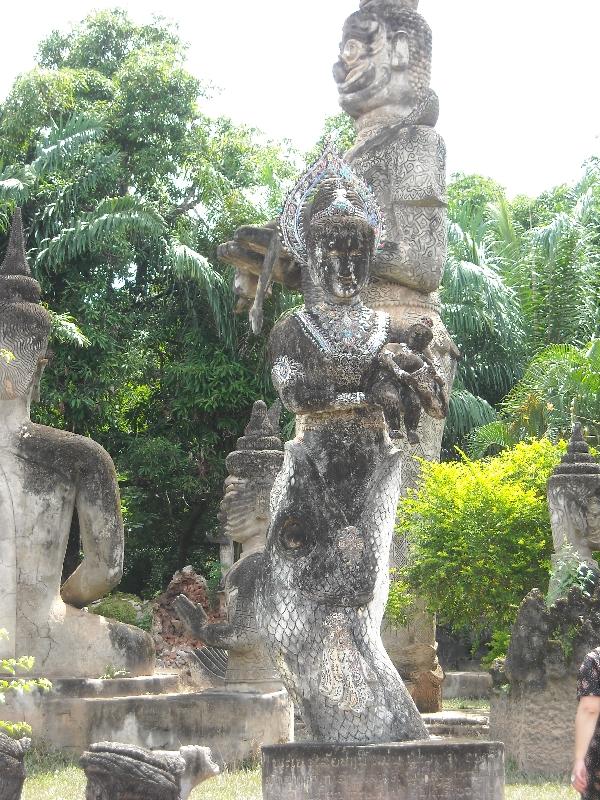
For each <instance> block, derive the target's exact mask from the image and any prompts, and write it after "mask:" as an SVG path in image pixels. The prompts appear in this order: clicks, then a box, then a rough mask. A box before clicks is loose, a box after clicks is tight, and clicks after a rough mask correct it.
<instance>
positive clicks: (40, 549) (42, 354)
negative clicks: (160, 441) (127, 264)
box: [0, 211, 154, 677]
mask: <svg viewBox="0 0 600 800" xmlns="http://www.w3.org/2000/svg"><path fill="white" fill-rule="evenodd" d="M39 301H40V286H39V284H38V283H37V281H35V280H34V279H33V278H32V276H31V272H30V269H29V266H28V264H27V261H26V258H25V249H24V241H23V228H22V223H21V214H20V212H19V211H17V212H16V213H15V216H14V219H13V223H12V230H11V235H10V241H9V244H8V249H7V252H6V257H5V259H4V262H3V264H2V266H0V509H1V519H0V523H1V524H0V628H6V629H7V630H8V634H9V638H8V639H7V640H6V641H0V657H12V656H14V655H15V653H20V654H22V653H25V654H27V655H31V656H34V657H35V659H36V671H37V673H38V674H42V675H45V676H48V677H54V676H71V677H98V676H100V675H102V674H103V673H104V671H105V669H106V665H107V664H111V665H114V666H115V667H117V668H122V669H126V670H128V671H129V672H130V673H132V674H133V675H140V674H141V675H146V674H149V673H151V672H152V668H153V661H154V648H153V645H152V640H151V639H150V637H149V636H148V634H146V633H144V632H143V631H141V630H139V629H137V628H133V627H131V626H129V625H123V624H121V623H117V622H114V621H109V620H106V619H104V618H102V617H99V616H96V615H93V614H88V613H86V612H85V611H83V610H81V609H82V607H83V606H85V605H87V604H88V603H90V602H92V601H93V600H97V599H98V598H100V597H102V596H103V595H104V594H106V593H107V592H109V591H110V590H111V589H112V588H113V587H114V586H116V585H117V584H118V582H119V581H120V579H121V575H122V569H123V542H124V539H123V522H122V519H121V511H120V503H119V492H118V487H117V480H116V475H115V470H114V466H113V463H112V461H111V459H110V457H109V456H108V454H107V453H106V452H105V451H104V450H103V449H102V448H101V447H100V446H99V445H97V444H96V443H95V442H93V441H91V440H90V439H87V438H85V437H83V436H76V435H75V434H72V433H67V432H65V431H59V430H54V429H52V428H46V427H44V426H42V425H34V424H33V423H32V422H31V419H30V404H31V401H32V399H34V398H35V397H36V395H37V392H38V386H39V381H40V378H41V375H42V372H43V369H44V366H45V364H46V349H47V346H48V337H49V334H50V315H49V314H48V312H47V311H46V310H45V309H44V308H43V307H42V306H41V305H40V304H39ZM75 512H76V513H77V516H78V519H79V529H80V534H81V543H82V547H83V551H84V558H83V560H82V562H81V564H80V565H79V566H78V567H77V569H76V570H75V572H74V573H73V574H72V575H71V576H70V577H69V578H68V580H67V581H66V582H65V583H64V585H63V586H62V588H61V586H60V580H61V573H62V568H63V561H64V557H65V550H66V547H67V541H68V537H69V531H70V527H71V520H72V518H73V515H74V513H75Z"/></svg>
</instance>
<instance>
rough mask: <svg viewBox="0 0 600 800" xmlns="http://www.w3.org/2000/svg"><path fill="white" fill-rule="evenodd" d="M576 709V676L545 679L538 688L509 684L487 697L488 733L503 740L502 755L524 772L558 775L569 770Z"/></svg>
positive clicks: (528, 773)
mask: <svg viewBox="0 0 600 800" xmlns="http://www.w3.org/2000/svg"><path fill="white" fill-rule="evenodd" d="M576 711H577V676H576V675H570V676H561V677H560V678H559V679H557V680H549V681H548V683H547V685H546V688H545V689H543V690H542V691H534V690H532V689H527V690H526V691H519V687H514V686H513V687H511V690H510V692H508V693H507V692H504V691H501V690H495V691H493V692H492V695H491V698H490V736H493V737H494V739H498V740H500V741H502V742H504V743H505V746H506V755H507V757H508V758H510V759H511V760H513V761H514V762H515V764H516V766H517V768H518V769H519V771H520V772H524V773H525V774H527V775H561V774H564V775H566V774H568V773H569V772H570V770H571V763H572V757H573V753H572V747H571V743H572V742H574V741H575V713H576Z"/></svg>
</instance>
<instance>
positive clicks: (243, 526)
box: [176, 400, 283, 692]
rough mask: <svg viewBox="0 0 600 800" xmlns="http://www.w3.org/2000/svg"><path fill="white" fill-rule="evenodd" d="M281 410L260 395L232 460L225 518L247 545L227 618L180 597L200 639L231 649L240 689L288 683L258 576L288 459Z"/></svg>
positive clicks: (229, 676) (229, 585) (230, 667)
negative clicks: (270, 644)
mask: <svg viewBox="0 0 600 800" xmlns="http://www.w3.org/2000/svg"><path fill="white" fill-rule="evenodd" d="M280 411H281V404H280V403H279V401H277V403H276V404H275V405H274V406H273V407H272V408H271V409H270V410H267V406H266V405H265V403H264V402H263V401H262V400H258V401H257V402H256V403H255V404H254V408H253V410H252V417H251V419H250V423H249V424H248V426H247V428H246V431H245V435H244V436H243V437H242V438H241V439H238V443H237V449H236V450H235V451H234V452H233V453H230V454H229V455H228V456H227V459H226V464H227V469H228V470H229V477H228V478H227V480H226V481H225V496H224V498H223V501H222V503H221V518H222V521H223V523H224V533H225V535H226V536H229V537H231V539H232V540H233V541H234V542H237V543H238V544H241V546H242V554H241V557H240V559H239V560H238V561H236V562H235V564H234V565H233V566H232V567H231V568H230V569H229V571H228V572H227V574H226V575H225V598H226V603H227V617H228V619H227V622H226V623H217V624H212V625H211V624H209V623H208V617H207V616H206V613H205V611H204V609H203V608H202V606H199V605H196V604H194V603H192V602H191V601H190V600H189V599H188V598H187V597H185V596H184V595H180V596H179V597H178V598H177V600H176V609H177V613H178V614H179V616H180V619H181V620H182V621H183V622H184V624H185V625H186V627H187V628H188V630H189V631H190V633H191V634H192V635H193V636H194V638H196V639H201V640H202V641H204V642H206V644H207V645H209V646H210V647H215V648H218V649H221V650H223V649H224V650H227V651H228V661H227V671H226V674H225V683H226V685H227V688H229V689H233V690H236V691H244V690H245V691H262V692H269V691H276V690H279V689H281V688H282V687H281V681H280V680H279V676H278V675H277V673H276V672H275V670H274V668H273V665H272V663H271V659H270V658H269V655H268V653H267V652H266V649H265V645H264V642H263V637H262V635H261V633H260V632H259V630H258V625H257V621H256V581H257V578H258V576H259V574H260V570H261V564H262V558H263V550H264V547H265V539H266V534H267V529H268V527H269V522H270V519H271V515H270V509H269V496H270V494H271V489H272V487H273V482H274V481H275V476H276V475H277V473H278V472H279V470H280V469H281V465H282V463H283V446H282V443H281V440H280V439H279V414H280Z"/></svg>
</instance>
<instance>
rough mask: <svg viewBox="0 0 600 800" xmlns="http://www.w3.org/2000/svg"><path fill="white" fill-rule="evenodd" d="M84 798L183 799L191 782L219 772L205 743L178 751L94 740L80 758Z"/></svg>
mask: <svg viewBox="0 0 600 800" xmlns="http://www.w3.org/2000/svg"><path fill="white" fill-rule="evenodd" d="M80 764H81V766H82V767H83V769H84V771H85V774H86V777H87V781H88V783H87V790H86V795H85V797H86V800H187V798H188V797H189V795H190V794H191V792H192V790H193V789H194V787H195V786H198V784H200V783H202V782H203V781H205V780H208V779H209V778H213V777H214V776H215V775H218V774H219V767H218V766H217V765H216V764H215V763H214V761H213V760H212V754H211V752H210V749H209V748H208V747H198V746H196V745H186V746H185V747H181V748H180V749H179V752H177V751H169V750H154V751H152V750H144V749H143V748H141V747H135V746H134V745H130V744H118V743H117V742H98V743H97V744H93V745H91V746H90V749H89V750H88V751H86V752H85V753H84V754H83V755H82V756H81V759H80Z"/></svg>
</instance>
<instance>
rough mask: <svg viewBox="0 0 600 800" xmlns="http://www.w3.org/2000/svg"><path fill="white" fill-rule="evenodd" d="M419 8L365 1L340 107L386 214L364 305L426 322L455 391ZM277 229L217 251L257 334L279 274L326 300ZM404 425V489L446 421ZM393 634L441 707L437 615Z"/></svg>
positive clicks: (440, 194)
mask: <svg viewBox="0 0 600 800" xmlns="http://www.w3.org/2000/svg"><path fill="white" fill-rule="evenodd" d="M417 8H418V0H362V2H361V3H360V9H359V11H357V12H355V13H354V14H352V15H351V16H350V17H349V18H348V19H347V20H346V23H345V24H344V29H343V34H342V42H341V46H340V55H339V59H338V61H337V62H336V64H335V66H334V69H333V74H334V79H335V81H336V83H337V86H338V92H339V100H340V105H341V107H342V108H343V109H344V110H345V111H346V112H347V113H348V114H349V115H350V116H351V117H352V118H353V119H354V120H355V122H356V128H357V131H358V138H357V142H356V144H355V146H354V147H353V148H352V149H351V150H350V151H349V152H348V153H346V156H345V158H346V160H347V161H348V163H350V164H351V165H352V167H353V169H354V170H355V171H356V172H357V173H358V174H359V176H361V177H362V178H363V180H364V181H365V182H366V183H367V184H368V185H369V186H371V187H372V189H373V191H374V193H375V196H376V198H377V201H378V203H379V205H380V207H381V209H382V211H383V214H384V221H385V236H384V239H383V242H382V247H380V248H379V249H378V251H377V253H376V255H375V258H374V260H373V264H372V280H371V283H370V285H369V286H368V287H366V288H365V291H364V294H363V300H364V303H365V305H367V306H369V307H370V308H373V309H379V310H381V311H385V312H386V313H387V314H389V316H390V317H391V319H392V320H393V322H394V324H396V325H398V326H401V327H404V328H408V327H409V326H410V325H412V324H415V325H417V324H419V323H421V322H422V321H423V320H426V321H427V323H428V324H429V325H430V331H431V334H432V341H431V344H430V350H431V353H432V354H433V356H434V358H435V360H436V362H437V363H439V364H440V366H441V371H442V374H443V375H444V377H445V380H446V383H447V387H448V391H450V390H451V387H452V383H453V380H454V375H455V371H456V363H457V360H458V358H459V353H458V350H457V348H456V347H455V345H454V344H453V342H452V341H451V339H450V336H449V334H448V332H447V331H446V328H445V327H444V325H443V323H442V320H441V317H440V300H439V296H438V294H437V289H438V288H439V285H440V281H441V278H442V274H443V269H444V263H445V259H446V249H447V232H446V231H447V229H446V149H445V145H444V142H443V140H442V138H441V137H440V136H439V134H438V133H437V132H436V131H435V127H434V126H435V124H436V122H437V118H438V113H439V102H438V99H437V96H436V95H435V93H434V92H433V91H432V90H431V89H430V77H431V56H432V36H431V30H430V28H429V26H428V25H427V23H426V22H425V20H424V19H423V17H422V16H421V15H420V14H418V13H417ZM274 231H275V226H274V225H273V224H272V225H270V226H264V227H256V226H244V227H242V228H239V229H238V230H237V231H236V233H235V236H234V240H233V241H232V242H228V243H226V244H223V245H221V247H220V248H219V256H220V257H221V258H222V259H223V260H224V261H227V262H228V263H230V264H232V265H233V266H234V267H235V268H236V275H237V278H236V287H237V288H236V291H238V293H239V295H240V303H239V308H240V309H243V308H247V307H249V306H250V305H252V309H251V313H250V316H251V320H252V324H253V328H254V329H255V330H258V329H260V327H261V325H262V302H263V299H264V297H265V295H266V292H267V291H268V289H269V286H270V283H271V281H272V280H276V281H280V282H282V283H283V284H284V285H286V286H288V287H289V288H293V289H298V288H301V289H302V291H303V293H304V298H305V303H306V305H307V306H310V305H311V304H312V303H313V302H316V303H318V302H319V296H318V292H315V289H314V287H313V286H312V285H311V283H310V282H309V281H308V280H307V279H306V277H305V274H304V273H303V272H302V270H301V269H300V265H299V263H298V262H297V260H295V259H294V257H293V253H291V252H290V251H289V249H287V248H286V247H283V248H279V249H276V248H274V247H273V244H274V242H275V241H276V238H277V237H276V236H274ZM258 276H260V277H258ZM252 303H253V304H252ZM404 421H405V422H406V421H408V426H407V427H406V428H405V429H404V426H401V427H400V429H399V436H397V438H396V445H397V446H398V447H399V448H400V449H401V450H402V452H403V471H402V492H403V493H404V492H405V491H406V490H407V489H408V488H410V487H413V486H414V485H415V483H416V481H417V480H418V475H419V466H418V458H424V459H426V460H428V461H438V460H439V457H440V451H441V444H442V436H443V431H444V421H443V420H440V419H436V418H434V417H430V416H428V415H423V416H422V417H420V418H418V419H417V418H416V417H415V416H414V412H413V413H412V414H411V412H410V411H409V413H408V416H407V415H406V413H405V414H404ZM391 422H392V424H393V419H392V420H391ZM415 425H416V428H415ZM404 430H405V432H406V436H404ZM407 558H408V550H407V544H406V541H404V540H403V539H402V538H401V537H396V538H395V540H394V543H393V546H392V553H391V566H392V567H401V566H404V564H405V563H406V559H407ZM420 607H421V604H419V603H417V608H420ZM384 636H385V640H386V644H387V646H388V648H389V650H390V653H391V654H393V656H392V657H393V660H394V663H396V664H399V663H401V664H402V670H403V671H402V675H403V677H404V678H405V679H406V680H408V681H409V683H410V685H411V691H412V692H413V696H415V697H416V698H417V700H418V704H419V707H420V708H421V710H423V711H438V710H439V709H440V702H441V697H440V684H441V680H442V678H443V672H442V671H441V668H440V666H439V663H438V660H437V653H436V644H435V625H434V624H433V622H432V621H431V618H430V616H429V615H428V614H426V613H425V612H423V611H417V612H415V615H414V618H413V619H412V620H411V625H410V630H408V629H407V630H405V631H403V630H401V629H393V628H386V630H385V633H384ZM415 636H416V640H415ZM422 636H424V637H425V638H424V639H423V638H422Z"/></svg>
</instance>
